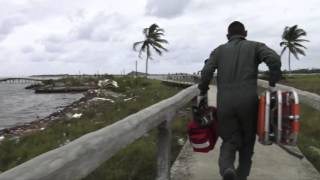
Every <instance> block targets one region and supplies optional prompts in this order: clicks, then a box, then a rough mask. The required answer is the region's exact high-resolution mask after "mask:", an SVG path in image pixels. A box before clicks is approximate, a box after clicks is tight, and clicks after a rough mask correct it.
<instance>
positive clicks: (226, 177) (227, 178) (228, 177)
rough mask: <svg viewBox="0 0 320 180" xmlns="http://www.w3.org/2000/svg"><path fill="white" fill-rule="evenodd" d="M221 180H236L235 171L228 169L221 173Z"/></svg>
mask: <svg viewBox="0 0 320 180" xmlns="http://www.w3.org/2000/svg"><path fill="white" fill-rule="evenodd" d="M223 180H236V171H235V170H234V169H231V168H228V169H226V170H225V171H224V173H223Z"/></svg>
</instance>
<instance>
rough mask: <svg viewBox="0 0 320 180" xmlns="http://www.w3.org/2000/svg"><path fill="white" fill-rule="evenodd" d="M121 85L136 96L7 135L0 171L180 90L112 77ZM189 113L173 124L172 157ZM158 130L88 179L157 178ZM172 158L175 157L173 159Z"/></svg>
mask: <svg viewBox="0 0 320 180" xmlns="http://www.w3.org/2000/svg"><path fill="white" fill-rule="evenodd" d="M113 79H114V80H116V81H117V82H118V83H119V86H120V88H119V89H115V91H117V92H121V93H122V94H124V95H125V96H126V97H136V98H135V100H131V101H127V102H125V101H123V100H121V99H115V103H110V102H107V101H106V102H102V103H98V104H94V105H92V106H89V107H86V108H82V109H81V108H80V109H79V111H81V112H82V113H83V116H82V117H81V118H80V119H67V118H61V119H58V120H55V121H54V122H52V123H51V124H50V125H49V126H48V127H47V129H45V130H43V131H39V132H35V133H33V134H30V135H27V136H23V137H19V138H6V139H5V140H4V141H3V142H2V143H1V144H0V171H5V170H8V169H10V168H13V167H15V166H17V165H19V164H21V163H23V162H25V161H27V160H29V159H32V158H34V157H35V156H38V155H40V154H42V153H44V152H47V151H49V150H52V149H55V148H57V147H60V146H62V145H64V144H67V143H69V142H70V141H72V140H74V139H76V138H78V137H80V136H82V135H84V134H86V133H89V132H92V131H95V130H97V129H100V128H102V127H105V126H107V125H109V124H112V123H114V122H116V121H118V120H120V119H122V118H124V117H126V116H128V115H130V114H132V113H135V112H138V111H139V110H141V109H143V108H145V107H148V106H150V105H152V104H155V103H157V102H159V101H160V100H163V99H166V98H168V97H171V96H173V95H174V94H176V93H177V92H179V91H180V90H181V88H178V87H172V86H170V87H169V86H165V85H164V84H162V83H161V82H160V81H155V80H147V79H144V78H137V79H135V78H130V77H122V78H120V77H117V78H113ZM187 117H188V116H187V115H183V116H181V115H180V116H179V117H177V118H178V119H179V120H176V121H175V122H174V124H173V127H174V128H173V129H174V131H173V138H172V149H173V150H172V153H173V156H172V158H173V159H174V158H175V157H176V155H177V154H178V152H179V151H180V148H181V147H180V146H179V145H177V143H176V141H177V139H179V138H180V137H185V135H186V132H185V129H186V128H185V127H186V123H187V119H188V118H187ZM156 134H157V130H153V131H151V132H149V133H148V135H147V136H144V137H142V138H140V139H139V140H138V141H136V142H134V143H133V144H131V145H129V146H128V147H127V148H125V149H123V150H122V151H121V152H119V153H118V154H117V155H115V156H114V157H113V158H112V159H110V160H108V161H107V162H106V163H105V164H103V165H102V166H101V167H99V168H98V169H97V170H95V171H94V172H93V173H92V174H90V175H89V176H88V177H87V178H85V179H86V180H89V179H95V180H100V179H110V180H111V179H112V180H115V179H119V180H121V179H139V180H143V179H154V175H155V174H154V173H155V163H156V162H155V158H156V155H155V153H156V141H157V138H156V137H157V136H156ZM173 159H172V161H173Z"/></svg>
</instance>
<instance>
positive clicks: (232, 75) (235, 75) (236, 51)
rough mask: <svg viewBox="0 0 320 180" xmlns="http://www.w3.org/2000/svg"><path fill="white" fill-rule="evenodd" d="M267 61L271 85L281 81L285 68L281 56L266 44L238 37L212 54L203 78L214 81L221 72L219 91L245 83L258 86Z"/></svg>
mask: <svg viewBox="0 0 320 180" xmlns="http://www.w3.org/2000/svg"><path fill="white" fill-rule="evenodd" d="M263 61H264V62H265V63H266V64H267V65H268V66H269V69H270V70H271V71H272V72H271V77H270V81H273V82H276V81H278V79H279V76H280V70H279V67H280V66H281V62H280V57H279V55H277V53H275V52H274V51H273V50H271V49H270V48H268V47H267V46H266V45H264V44H263V43H259V42H254V41H248V40H246V39H245V38H244V37H243V36H239V35H236V36H233V37H231V38H230V40H229V42H227V43H226V44H223V45H220V46H219V47H218V48H216V49H215V50H214V51H213V52H212V53H211V55H210V58H209V61H208V65H206V66H205V68H204V69H203V71H202V75H201V76H202V77H206V76H207V77H212V73H211V72H212V71H213V69H217V70H218V87H219V89H220V88H223V87H224V86H227V87H229V86H230V85H237V84H243V83H244V84H248V83H249V84H253V85H256V80H257V76H258V66H259V64H260V63H261V62H263ZM206 67H207V68H206ZM200 89H201V84H200Z"/></svg>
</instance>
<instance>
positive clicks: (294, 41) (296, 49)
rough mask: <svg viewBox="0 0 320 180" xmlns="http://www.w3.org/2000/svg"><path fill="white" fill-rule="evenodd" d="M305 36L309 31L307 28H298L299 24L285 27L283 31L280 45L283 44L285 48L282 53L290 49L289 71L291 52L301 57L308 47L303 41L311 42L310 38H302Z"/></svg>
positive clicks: (296, 56) (297, 57)
mask: <svg viewBox="0 0 320 180" xmlns="http://www.w3.org/2000/svg"><path fill="white" fill-rule="evenodd" d="M303 36H307V33H306V31H305V30H303V29H301V28H298V25H294V26H292V27H288V26H286V27H285V28H284V31H283V33H282V40H283V41H282V42H281V43H280V46H281V47H282V46H283V49H282V51H281V55H282V54H283V53H284V52H285V51H286V49H288V50H289V55H288V66H289V72H291V53H292V54H293V55H294V57H295V58H296V59H299V56H298V55H299V54H301V55H303V56H305V55H306V54H305V52H304V49H307V48H306V47H305V46H304V45H302V44H301V43H302V42H309V40H306V39H302V37H303Z"/></svg>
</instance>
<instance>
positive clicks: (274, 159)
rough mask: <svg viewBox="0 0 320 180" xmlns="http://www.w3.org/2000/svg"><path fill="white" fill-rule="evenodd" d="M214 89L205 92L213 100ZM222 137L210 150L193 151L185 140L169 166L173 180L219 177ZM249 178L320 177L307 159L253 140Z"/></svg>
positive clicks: (287, 179) (295, 179)
mask: <svg viewBox="0 0 320 180" xmlns="http://www.w3.org/2000/svg"><path fill="white" fill-rule="evenodd" d="M215 92H216V89H212V90H211V93H210V94H209V95H208V96H209V99H210V101H211V102H215ZM220 144H221V140H219V141H218V142H217V144H216V147H215V149H214V150H213V151H211V152H210V153H195V152H193V150H192V148H191V146H190V144H189V143H187V144H186V145H185V146H184V147H183V149H182V151H181V153H180V155H179V156H178V158H177V161H176V162H175V163H174V165H173V167H172V169H171V175H172V179H173V180H221V179H222V178H221V177H220V175H219V168H218V157H219V149H220ZM248 180H320V175H319V173H318V171H317V170H316V169H315V168H314V167H313V166H312V164H311V163H310V162H308V161H307V159H306V158H304V159H302V160H300V159H298V158H296V157H294V156H292V155H290V154H288V153H287V152H286V151H284V150H283V149H281V148H280V147H278V146H277V145H272V146H263V145H261V144H260V143H258V142H257V143H256V146H255V155H254V158H253V168H252V172H251V175H250V177H249V178H248Z"/></svg>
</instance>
